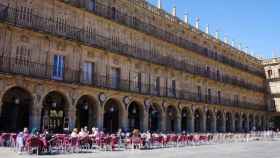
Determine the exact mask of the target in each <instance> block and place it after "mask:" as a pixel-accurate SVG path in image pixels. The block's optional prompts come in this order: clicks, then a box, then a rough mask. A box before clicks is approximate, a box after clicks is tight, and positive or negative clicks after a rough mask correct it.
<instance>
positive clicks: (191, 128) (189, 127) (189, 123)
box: [187, 116, 194, 133]
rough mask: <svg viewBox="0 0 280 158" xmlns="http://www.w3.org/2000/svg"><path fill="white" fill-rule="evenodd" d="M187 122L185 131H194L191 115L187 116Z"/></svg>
mask: <svg viewBox="0 0 280 158" xmlns="http://www.w3.org/2000/svg"><path fill="white" fill-rule="evenodd" d="M187 121H188V123H187V125H188V127H187V129H188V130H187V131H188V132H189V133H193V132H194V117H193V116H189V118H188V120H187Z"/></svg>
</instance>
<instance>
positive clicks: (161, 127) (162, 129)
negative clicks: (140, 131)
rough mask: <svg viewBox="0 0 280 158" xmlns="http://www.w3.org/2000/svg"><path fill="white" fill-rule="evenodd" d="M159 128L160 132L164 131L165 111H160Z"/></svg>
mask: <svg viewBox="0 0 280 158" xmlns="http://www.w3.org/2000/svg"><path fill="white" fill-rule="evenodd" d="M160 129H161V131H162V132H166V115H165V112H163V113H162V118H161V120H160Z"/></svg>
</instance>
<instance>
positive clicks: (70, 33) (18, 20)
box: [0, 5, 264, 92]
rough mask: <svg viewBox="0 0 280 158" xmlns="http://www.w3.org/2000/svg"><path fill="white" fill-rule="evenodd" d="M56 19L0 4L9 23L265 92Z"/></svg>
mask: <svg viewBox="0 0 280 158" xmlns="http://www.w3.org/2000/svg"><path fill="white" fill-rule="evenodd" d="M55 19H56V18H55V17H41V16H38V15H35V14H32V13H31V12H23V10H20V9H17V8H10V7H7V6H4V5H0V21H2V22H5V23H7V24H9V25H12V26H16V27H22V28H26V29H31V30H33V31H38V32H43V33H47V34H51V35H54V36H58V37H62V38H64V39H67V40H73V41H78V42H81V43H83V44H84V45H87V46H90V47H96V48H100V49H103V50H106V51H110V52H112V53H116V54H120V55H124V56H129V57H131V58H136V59H140V60H144V61H147V62H152V63H154V64H158V65H163V66H168V67H171V68H174V69H177V70H180V71H183V72H186V73H190V74H193V75H199V76H201V77H206V78H208V79H211V80H215V81H218V82H222V83H227V84H231V85H234V86H239V87H241V88H246V89H249V90H253V91H258V92H264V88H263V85H261V86H258V85H254V84H251V83H249V82H245V81H244V80H238V79H236V78H235V77H231V76H228V75H223V76H222V75H220V77H219V78H218V77H217V75H216V74H215V73H214V72H208V73H207V74H206V73H205V66H198V65H192V64H189V63H188V62H187V61H185V60H178V59H175V58H174V57H172V56H163V55H161V54H160V53H159V52H157V51H156V50H150V49H143V48H139V47H135V46H131V45H128V44H125V43H122V42H121V41H119V40H114V39H112V38H108V37H105V36H103V35H101V34H98V33H94V32H92V31H90V30H87V29H84V28H78V27H75V26H72V25H69V24H67V23H65V22H64V23H63V22H61V21H58V20H55Z"/></svg>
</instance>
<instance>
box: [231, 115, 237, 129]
mask: <svg viewBox="0 0 280 158" xmlns="http://www.w3.org/2000/svg"><path fill="white" fill-rule="evenodd" d="M230 130H231V132H234V131H236V127H235V118H234V117H233V116H232V117H231V126H230Z"/></svg>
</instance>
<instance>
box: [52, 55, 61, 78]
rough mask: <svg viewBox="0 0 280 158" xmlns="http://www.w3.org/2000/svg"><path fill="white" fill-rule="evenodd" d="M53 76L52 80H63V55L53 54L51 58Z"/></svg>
mask: <svg viewBox="0 0 280 158" xmlns="http://www.w3.org/2000/svg"><path fill="white" fill-rule="evenodd" d="M52 71H53V76H52V78H53V79H54V80H63V75H64V56H62V55H54V58H53V70H52Z"/></svg>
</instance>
